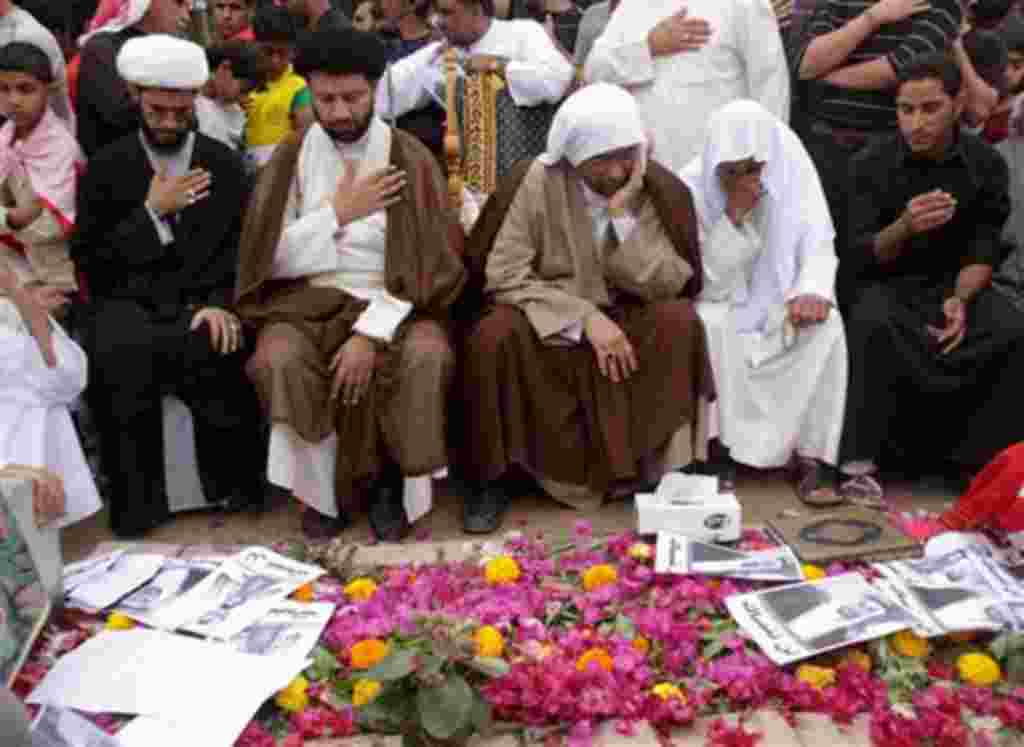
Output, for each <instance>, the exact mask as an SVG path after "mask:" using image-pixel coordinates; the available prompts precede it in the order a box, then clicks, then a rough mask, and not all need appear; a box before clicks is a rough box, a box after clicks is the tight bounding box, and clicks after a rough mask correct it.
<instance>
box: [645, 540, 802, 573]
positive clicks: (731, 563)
mask: <svg viewBox="0 0 1024 747" xmlns="http://www.w3.org/2000/svg"><path fill="white" fill-rule="evenodd" d="M654 570H655V572H657V573H678V574H683V575H685V574H700V575H704V576H728V577H731V578H743V579H747V580H751V581H803V580H804V573H803V570H802V568H801V566H800V562H799V561H798V560H797V558H796V556H795V555H794V554H793V551H792V550H791V549H790V548H789V547H776V548H772V549H769V550H761V551H758V552H742V551H740V550H731V549H729V548H727V547H722V546H721V545H712V544H709V543H707V542H698V541H697V540H692V539H689V538H688V537H684V536H682V535H678V534H674V533H672V532H658V544H657V553H656V556H655V562H654Z"/></svg>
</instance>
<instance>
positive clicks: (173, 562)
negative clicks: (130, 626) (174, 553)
mask: <svg viewBox="0 0 1024 747" xmlns="http://www.w3.org/2000/svg"><path fill="white" fill-rule="evenodd" d="M221 562H222V561H220V560H217V561H212V560H199V559H187V560H186V559H183V558H165V559H164V563H163V565H162V566H160V570H159V571H158V572H157V574H156V575H155V576H153V578H151V579H150V580H149V581H148V582H146V583H145V584H144V585H142V586H141V587H139V588H138V589H136V590H135V591H133V592H132V593H131V594H129V595H128V596H127V597H125V598H124V599H122V600H121V601H120V602H118V605H117V609H118V612H123V613H124V614H126V615H129V616H130V617H133V618H134V619H136V620H138V621H139V622H142V623H145V624H146V625H150V626H152V627H154V628H164V629H166V628H167V626H165V625H164V624H163V621H162V619H161V617H160V613H161V611H162V610H169V609H172V608H173V605H174V604H175V602H176V601H177V600H179V599H181V598H182V597H183V596H184V595H185V594H187V593H188V592H189V591H190V590H191V589H193V588H195V587H196V586H197V585H199V584H200V583H202V581H203V580H204V579H205V578H206V577H207V576H209V575H210V574H211V573H213V572H214V571H215V570H217V568H218V567H220V565H221Z"/></svg>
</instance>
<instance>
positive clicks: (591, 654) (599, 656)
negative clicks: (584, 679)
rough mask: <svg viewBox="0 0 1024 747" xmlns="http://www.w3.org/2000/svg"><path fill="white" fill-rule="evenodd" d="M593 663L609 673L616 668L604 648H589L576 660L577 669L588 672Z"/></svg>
mask: <svg viewBox="0 0 1024 747" xmlns="http://www.w3.org/2000/svg"><path fill="white" fill-rule="evenodd" d="M591 663H596V664H597V665H598V666H600V667H601V668H602V669H604V670H605V671H607V672H610V671H612V667H613V666H615V663H614V662H613V661H612V657H611V656H609V655H608V652H607V651H605V650H604V649H603V648H588V649H587V650H586V651H584V652H583V655H582V656H581V657H580V658H579V659H577V660H576V669H578V670H579V671H581V672H586V671H587V669H588V668H589V667H590V665H591Z"/></svg>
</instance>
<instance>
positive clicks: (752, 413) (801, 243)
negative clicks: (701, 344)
mask: <svg viewBox="0 0 1024 747" xmlns="http://www.w3.org/2000/svg"><path fill="white" fill-rule="evenodd" d="M710 123H711V127H712V128H713V130H714V134H713V135H712V136H711V137H710V138H709V140H708V142H707V143H706V144H705V147H704V151H703V154H702V156H701V157H698V158H695V159H694V160H693V162H691V164H690V165H689V166H687V168H686V169H685V170H684V171H683V172H682V174H681V176H682V178H683V180H684V181H685V182H686V183H687V185H688V186H689V187H690V189H691V190H692V192H693V193H694V204H695V205H696V207H697V215H698V220H699V224H700V245H701V259H702V262H703V265H704V289H703V291H702V292H701V295H700V298H699V299H698V303H697V312H698V314H699V315H700V317H701V320H702V321H703V322H704V327H705V330H706V332H707V337H708V347H709V349H710V353H711V365H712V368H713V370H714V374H715V388H716V391H717V395H718V398H717V402H716V408H715V409H716V410H717V415H713V417H712V423H713V429H712V433H711V435H712V436H715V435H717V436H718V438H719V439H720V440H721V442H722V443H723V444H724V445H725V446H726V447H728V448H729V450H730V453H731V456H732V458H733V459H735V460H736V461H737V462H741V463H743V464H748V465H750V466H752V467H760V468H770V467H780V466H783V465H785V464H786V463H787V462H788V461H789V460H790V458H791V457H792V456H793V454H794V453H796V454H799V455H800V456H802V457H809V458H812V459H818V460H820V461H822V462H825V463H827V464H832V465H835V464H836V462H837V460H838V457H839V443H840V438H841V436H842V429H843V415H844V411H845V407H846V378H847V358H846V356H847V353H846V336H845V334H844V330H843V323H842V319H841V318H840V316H839V312H838V311H837V310H836V309H835V308H834V307H833V308H832V309H831V310H830V312H829V315H828V318H827V319H826V320H825V321H824V322H822V323H820V324H815V325H811V326H807V327H804V328H800V329H797V328H794V327H793V326H792V325H790V324H789V323H788V321H787V318H786V315H787V309H786V303H787V302H788V301H790V300H791V299H793V298H796V297H797V296H801V295H814V296H818V297H820V298H822V299H825V300H827V301H829V302H833V303H834V297H835V294H834V285H835V274H836V268H837V267H838V260H837V259H836V256H835V249H834V247H833V239H834V236H835V232H834V230H833V228H832V220H831V217H830V216H829V212H828V206H827V204H826V202H825V198H824V194H823V192H822V191H821V184H820V181H819V180H818V177H817V173H816V172H815V171H814V166H813V164H812V163H811V161H810V157H809V156H808V155H807V152H806V150H804V148H803V146H802V145H801V144H800V142H799V140H797V138H796V136H795V135H794V134H793V132H792V131H791V130H790V129H789V128H788V127H786V126H785V125H784V124H783V123H781V122H779V121H778V120H777V119H776V118H774V117H773V116H772V115H771V114H769V113H768V112H766V111H765V110H764V109H763V108H762V107H760V106H758V105H757V104H755V103H753V102H735V103H733V104H730V105H728V106H727V107H724V108H723V109H722V110H720V111H719V112H717V113H716V114H715V115H714V116H713V117H712V118H711V120H710ZM749 156H755V157H756V158H757V159H758V160H763V161H765V162H766V166H765V170H764V172H763V174H762V185H763V187H764V193H763V195H762V197H761V201H760V203H759V204H758V206H757V207H756V208H755V209H754V210H753V211H752V212H751V213H750V215H749V216H748V217H747V219H746V220H745V221H744V222H743V224H742V226H741V227H739V228H738V227H736V226H735V225H734V224H733V222H732V221H731V219H730V218H729V217H728V216H727V215H726V214H725V196H724V193H723V192H722V189H721V187H720V185H719V182H718V178H717V175H716V167H717V165H718V164H720V163H721V162H723V161H732V160H738V159H742V158H746V157H749ZM714 425H717V433H716V432H715V430H714Z"/></svg>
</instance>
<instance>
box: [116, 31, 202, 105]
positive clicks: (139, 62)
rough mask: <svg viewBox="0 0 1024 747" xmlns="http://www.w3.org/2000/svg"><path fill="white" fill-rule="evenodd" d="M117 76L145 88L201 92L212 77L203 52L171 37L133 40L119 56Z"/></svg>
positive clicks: (195, 45)
mask: <svg viewBox="0 0 1024 747" xmlns="http://www.w3.org/2000/svg"><path fill="white" fill-rule="evenodd" d="M117 72H118V73H119V74H120V75H121V77H122V78H123V79H124V81H125V82H126V83H133V84H135V85H137V86H142V87H143V88H173V89H178V90H193V91H194V90H199V89H200V88H202V87H203V85H204V84H205V83H206V81H207V79H208V78H209V77H210V67H209V65H208V64H207V62H206V53H205V52H204V51H203V48H202V47H200V46H199V45H198V44H195V43H193V42H190V41H186V40H185V39H179V38H178V37H176V36H168V35H167V34H146V35H145V36H137V37H135V38H133V39H129V40H128V41H126V42H125V43H124V46H122V47H121V51H120V52H119V53H118V55H117Z"/></svg>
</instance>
